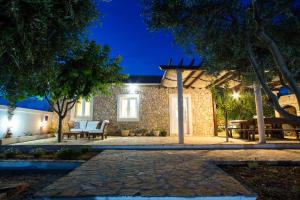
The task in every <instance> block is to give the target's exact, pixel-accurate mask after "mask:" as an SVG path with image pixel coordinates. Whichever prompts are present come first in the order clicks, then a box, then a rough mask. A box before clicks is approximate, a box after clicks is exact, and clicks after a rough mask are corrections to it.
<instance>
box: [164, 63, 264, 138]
mask: <svg viewBox="0 0 300 200" xmlns="http://www.w3.org/2000/svg"><path fill="white" fill-rule="evenodd" d="M194 63H195V60H194V59H193V60H192V61H191V62H190V64H188V65H184V64H183V59H181V61H180V62H179V64H178V65H172V60H170V62H169V65H160V69H161V70H163V71H164V75H163V78H162V81H161V85H162V86H164V87H169V88H177V99H178V102H177V103H178V140H179V144H184V130H183V123H184V122H183V120H184V119H183V89H184V88H185V89H189V88H200V89H201V88H210V87H212V86H216V87H224V86H225V84H227V85H228V87H229V89H232V90H235V91H237V90H238V89H239V88H240V87H241V85H242V83H241V80H239V77H238V75H237V74H236V73H235V72H234V71H222V72H221V73H219V74H218V75H216V76H213V75H209V74H208V73H207V72H206V70H205V69H203V68H202V67H201V65H202V63H200V64H199V65H195V64H194ZM253 89H254V94H255V102H256V113H257V121H258V123H257V124H258V132H259V138H260V142H261V143H264V142H265V130H264V127H265V125H264V120H263V119H264V118H263V107H262V105H263V104H262V94H261V87H260V86H259V85H258V84H254V85H253Z"/></svg>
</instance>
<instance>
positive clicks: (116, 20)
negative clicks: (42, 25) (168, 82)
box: [89, 0, 192, 75]
mask: <svg viewBox="0 0 300 200" xmlns="http://www.w3.org/2000/svg"><path fill="white" fill-rule="evenodd" d="M99 10H100V12H101V13H102V15H103V17H101V22H102V26H101V27H99V26H98V27H95V26H94V27H92V28H90V33H89V38H90V39H91V40H96V41H97V43H99V44H108V45H109V46H110V47H111V53H112V56H116V55H121V56H122V58H123V60H122V63H121V64H122V66H123V67H124V72H125V73H129V74H135V75H137V74H138V75H161V74H162V71H161V70H160V69H159V65H160V64H167V63H168V62H169V59H170V58H171V57H172V58H173V60H174V63H177V62H179V60H180V59H181V58H182V57H184V58H185V60H186V62H189V61H190V60H191V59H192V57H191V56H189V55H186V54H184V50H183V49H182V48H181V47H180V46H178V45H176V44H175V43H174V41H173V38H172V35H171V34H170V33H167V32H149V31H148V30H147V27H146V25H145V23H144V21H143V18H142V16H141V1H140V0H111V1H110V2H109V3H104V2H102V3H100V7H99Z"/></svg>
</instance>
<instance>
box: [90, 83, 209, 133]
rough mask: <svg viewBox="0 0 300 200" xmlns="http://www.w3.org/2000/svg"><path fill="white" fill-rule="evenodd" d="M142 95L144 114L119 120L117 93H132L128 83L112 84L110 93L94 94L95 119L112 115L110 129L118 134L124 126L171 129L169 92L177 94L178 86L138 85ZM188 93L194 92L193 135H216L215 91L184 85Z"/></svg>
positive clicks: (142, 110) (192, 101) (185, 91)
mask: <svg viewBox="0 0 300 200" xmlns="http://www.w3.org/2000/svg"><path fill="white" fill-rule="evenodd" d="M136 93H137V94H139V95H140V112H139V115H140V118H139V121H137V122H118V121H117V96H118V95H119V94H128V89H127V86H126V85H125V86H122V87H113V88H111V94H112V95H110V96H104V95H102V94H100V95H98V96H95V97H94V98H93V119H94V120H104V119H108V120H109V121H110V125H109V127H108V132H109V133H110V134H115V133H117V132H118V130H119V129H121V128H128V129H130V130H134V129H147V130H153V129H157V128H158V129H160V130H166V131H167V132H168V133H169V131H170V116H169V115H170V114H169V113H170V112H169V107H170V105H169V96H170V95H171V94H176V88H165V87H161V86H159V85H143V86H141V85H140V86H138V88H137V92H136ZM184 94H189V95H190V96H191V104H192V127H193V135H197V136H213V135H214V126H215V124H214V113H213V99H212V94H211V92H210V91H209V90H207V89H184Z"/></svg>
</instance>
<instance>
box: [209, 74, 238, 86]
mask: <svg viewBox="0 0 300 200" xmlns="http://www.w3.org/2000/svg"><path fill="white" fill-rule="evenodd" d="M233 76H234V74H233V73H232V72H227V73H226V74H224V75H223V76H221V77H219V78H217V79H216V80H214V81H213V83H211V84H209V85H208V86H206V88H209V87H212V86H214V85H215V86H220V85H222V84H223V83H225V82H227V81H229V80H230V79H231V78H232V77H233Z"/></svg>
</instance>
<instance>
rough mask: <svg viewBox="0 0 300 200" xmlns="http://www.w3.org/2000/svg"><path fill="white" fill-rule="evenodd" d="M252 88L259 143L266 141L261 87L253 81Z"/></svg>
mask: <svg viewBox="0 0 300 200" xmlns="http://www.w3.org/2000/svg"><path fill="white" fill-rule="evenodd" d="M253 88H254V94H255V105H256V116H257V127H258V136H259V143H260V144H264V143H266V134H265V121H264V112H263V102H262V95H261V87H260V85H259V84H258V83H254V85H253Z"/></svg>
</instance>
